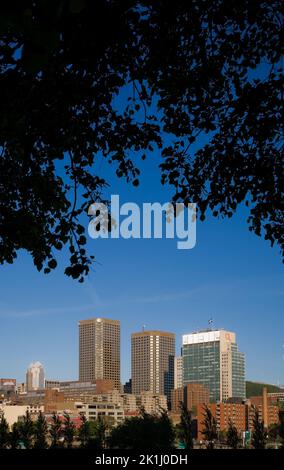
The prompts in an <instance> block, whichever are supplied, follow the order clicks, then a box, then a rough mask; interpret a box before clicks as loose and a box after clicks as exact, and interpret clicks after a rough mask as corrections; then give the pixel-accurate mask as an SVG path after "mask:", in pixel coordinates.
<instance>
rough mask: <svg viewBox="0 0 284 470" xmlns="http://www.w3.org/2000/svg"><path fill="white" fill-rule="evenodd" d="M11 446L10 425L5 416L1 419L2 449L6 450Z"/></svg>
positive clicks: (0, 441) (0, 440) (0, 446)
mask: <svg viewBox="0 0 284 470" xmlns="http://www.w3.org/2000/svg"><path fill="white" fill-rule="evenodd" d="M8 444H9V425H8V423H7V420H6V418H5V417H4V414H2V416H1V419H0V449H5V448H6V447H7V445H8Z"/></svg>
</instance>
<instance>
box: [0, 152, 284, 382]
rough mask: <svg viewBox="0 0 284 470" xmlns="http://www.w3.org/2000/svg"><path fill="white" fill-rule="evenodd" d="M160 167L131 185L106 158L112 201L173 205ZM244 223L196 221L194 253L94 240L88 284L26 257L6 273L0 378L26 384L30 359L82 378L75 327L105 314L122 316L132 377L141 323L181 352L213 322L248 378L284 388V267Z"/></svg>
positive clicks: (50, 373) (147, 169) (1, 275)
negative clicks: (43, 269)
mask: <svg viewBox="0 0 284 470" xmlns="http://www.w3.org/2000/svg"><path fill="white" fill-rule="evenodd" d="M157 165H158V161H157V159H156V158H155V155H152V156H149V159H147V160H146V162H143V164H141V165H140V168H141V170H142V178H141V184H140V186H139V187H138V188H133V187H132V186H131V185H126V183H124V182H123V181H120V180H118V179H116V178H113V176H112V174H110V172H111V168H110V167H109V166H108V164H107V162H103V163H102V164H101V165H100V172H101V174H102V175H103V176H108V177H109V178H110V180H111V181H112V186H111V189H110V190H109V191H108V193H107V195H110V194H120V197H121V201H122V202H126V201H137V202H138V203H141V202H143V201H145V202H154V201H159V202H166V201H168V200H169V199H170V192H169V190H168V189H167V188H163V187H162V186H161V185H160V183H159V170H158V167H157ZM143 169H144V171H143ZM245 219H246V213H245V210H244V209H242V208H241V209H240V210H239V211H238V213H237V215H235V216H234V217H233V218H232V219H230V220H225V221H220V220H218V219H213V218H208V219H207V220H206V221H205V222H202V223H201V222H199V223H198V226H197V245H196V247H195V248H194V249H193V250H177V247H176V241H175V240H166V239H163V240H142V239H141V240H121V239H119V240H110V239H108V240H96V241H94V240H91V239H89V241H88V246H89V248H90V250H91V251H93V252H94V254H95V255H96V258H97V260H98V262H99V263H98V264H96V266H95V269H94V272H92V273H91V274H90V276H89V277H88V279H87V281H86V282H85V283H84V284H78V283H77V282H76V281H73V280H71V279H69V278H67V277H65V276H64V274H63V266H62V265H61V263H60V267H59V268H58V269H57V270H56V271H54V272H53V273H52V274H50V275H44V274H41V273H38V272H37V271H36V270H35V268H34V267H33V264H32V260H31V258H30V257H29V256H28V255H27V254H25V253H24V252H21V253H19V256H18V259H17V261H16V262H15V264H14V265H12V266H11V265H7V266H4V267H1V269H0V322H1V323H0V324H1V330H0V358H1V359H0V377H1V376H2V377H3V376H9V377H16V378H17V379H18V380H19V381H22V380H24V375H25V371H26V368H27V366H28V365H29V363H30V362H32V361H36V360H39V361H41V362H42V363H43V364H44V366H45V369H46V376H47V377H48V378H50V379H62V380H64V379H66V380H68V379H77V377H78V327H77V322H78V320H80V319H84V318H90V317H92V316H105V317H109V318H113V319H119V320H121V332H122V347H121V350H122V380H123V381H125V380H127V379H128V378H129V377H130V335H131V332H134V331H139V330H141V328H142V325H143V324H145V325H146V327H147V328H149V329H150V328H151V329H161V330H165V331H172V332H175V333H176V342H177V351H179V349H180V345H181V335H182V334H185V333H189V332H191V331H193V330H196V329H198V328H204V327H207V324H208V319H209V318H211V317H213V318H214V326H215V327H216V328H225V329H228V330H232V331H235V332H236V333H237V341H238V344H239V348H240V350H241V351H243V352H245V353H246V358H247V378H248V379H251V380H257V381H267V382H271V383H278V382H280V384H281V383H282V384H284V360H283V355H284V316H283V298H284V297H283V296H284V283H283V265H282V263H281V257H280V255H279V253H278V250H277V248H274V249H271V248H270V246H269V244H268V243H267V242H266V241H264V240H263V239H260V238H258V237H256V236H255V235H253V234H251V233H250V232H249V231H248V228H247V225H246V220H245ZM84 223H85V225H86V226H87V224H88V219H87V217H86V218H85V220H84ZM64 259H65V255H64V254H62V255H61V256H60V258H59V261H62V263H64Z"/></svg>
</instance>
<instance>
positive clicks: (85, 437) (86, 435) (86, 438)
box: [78, 413, 91, 448]
mask: <svg viewBox="0 0 284 470" xmlns="http://www.w3.org/2000/svg"><path fill="white" fill-rule="evenodd" d="M80 420H81V424H80V427H79V430H78V440H79V441H80V446H81V447H83V448H86V447H89V444H90V440H91V429H90V422H89V421H88V420H87V418H86V416H85V414H83V413H82V414H81V416H80Z"/></svg>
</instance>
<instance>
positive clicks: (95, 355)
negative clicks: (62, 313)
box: [79, 318, 121, 389]
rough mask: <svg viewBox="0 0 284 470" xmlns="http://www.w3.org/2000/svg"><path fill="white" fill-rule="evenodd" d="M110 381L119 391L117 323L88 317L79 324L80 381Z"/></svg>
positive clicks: (118, 323) (118, 331)
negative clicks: (88, 318)
mask: <svg viewBox="0 0 284 470" xmlns="http://www.w3.org/2000/svg"><path fill="white" fill-rule="evenodd" d="M97 379H104V380H112V381H113V382H114V386H115V387H116V388H118V389H120V386H121V385H120V322H119V321H118V320H109V319H107V318H91V319H90V320H81V321H80V322H79V381H81V382H86V381H95V380H97Z"/></svg>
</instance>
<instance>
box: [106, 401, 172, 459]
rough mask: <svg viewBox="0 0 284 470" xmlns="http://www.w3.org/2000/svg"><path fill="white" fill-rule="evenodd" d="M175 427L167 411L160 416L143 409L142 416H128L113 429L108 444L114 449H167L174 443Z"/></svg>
mask: <svg viewBox="0 0 284 470" xmlns="http://www.w3.org/2000/svg"><path fill="white" fill-rule="evenodd" d="M174 438H175V435H174V429H173V425H172V423H171V421H170V419H169V417H168V415H167V413H166V412H163V413H162V414H161V415H160V416H156V415H150V414H148V413H146V412H145V410H144V409H142V410H141V416H139V417H134V418H128V419H126V420H125V421H124V423H122V424H120V425H119V426H117V427H115V428H113V429H112V431H111V434H110V436H109V439H108V445H109V447H110V448H112V449H141V450H142V449H152V450H163V449H164V450H165V449H170V448H172V447H173V445H174Z"/></svg>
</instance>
